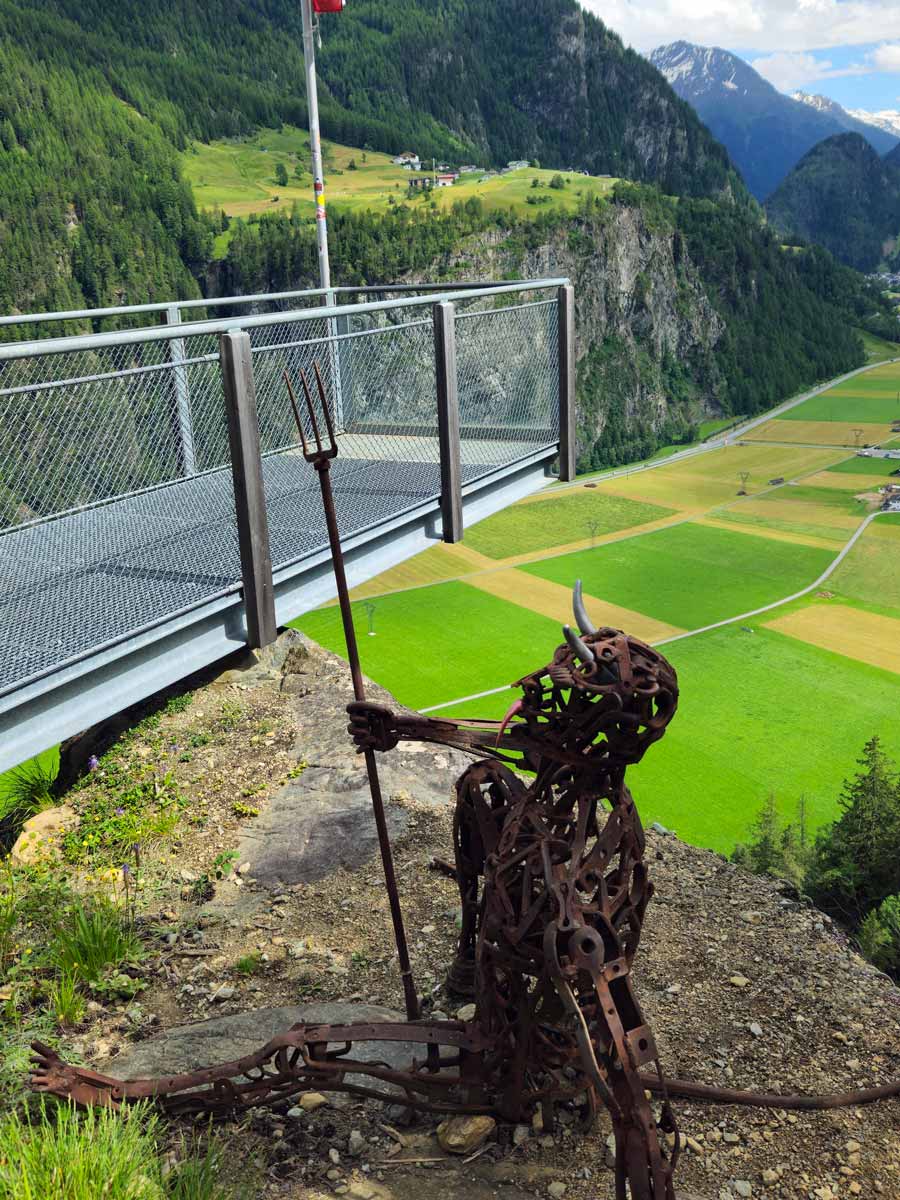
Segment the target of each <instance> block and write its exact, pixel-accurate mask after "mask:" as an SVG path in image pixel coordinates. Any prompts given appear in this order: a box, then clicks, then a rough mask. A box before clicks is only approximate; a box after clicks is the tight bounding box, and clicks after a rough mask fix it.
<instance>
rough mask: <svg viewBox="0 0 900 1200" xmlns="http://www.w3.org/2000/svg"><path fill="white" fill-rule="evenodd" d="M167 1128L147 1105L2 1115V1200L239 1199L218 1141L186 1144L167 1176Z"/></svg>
mask: <svg viewBox="0 0 900 1200" xmlns="http://www.w3.org/2000/svg"><path fill="white" fill-rule="evenodd" d="M163 1133H164V1130H163V1126H162V1124H161V1122H160V1121H159V1118H158V1117H156V1116H155V1115H154V1114H152V1113H150V1112H149V1111H148V1109H147V1108H146V1106H135V1107H133V1108H127V1109H123V1110H122V1111H120V1112H113V1111H111V1110H109V1109H89V1110H87V1111H86V1112H83V1113H82V1112H79V1111H78V1110H77V1109H75V1108H74V1107H72V1106H70V1105H64V1104H53V1103H49V1102H42V1103H41V1104H40V1106H39V1107H38V1108H37V1109H36V1110H35V1111H32V1112H31V1113H30V1114H28V1113H26V1114H20V1113H18V1112H13V1113H9V1114H7V1115H6V1116H4V1117H3V1118H0V1200H100V1198H101V1197H102V1200H240V1198H241V1197H245V1196H248V1195H249V1192H248V1188H247V1185H246V1181H245V1177H244V1176H243V1175H242V1174H241V1172H237V1175H236V1172H235V1170H234V1168H233V1167H232V1166H231V1165H230V1164H228V1163H226V1162H225V1158H224V1153H223V1150H222V1148H221V1145H220V1143H218V1142H216V1141H213V1142H211V1143H210V1144H209V1145H208V1146H206V1147H201V1146H200V1145H199V1144H197V1145H190V1146H188V1145H186V1144H183V1145H182V1150H181V1159H180V1161H179V1162H178V1163H177V1164H176V1166H175V1167H174V1168H173V1169H172V1170H171V1171H170V1172H169V1173H167V1174H164V1172H163V1165H162V1157H161V1153H162V1140H163Z"/></svg>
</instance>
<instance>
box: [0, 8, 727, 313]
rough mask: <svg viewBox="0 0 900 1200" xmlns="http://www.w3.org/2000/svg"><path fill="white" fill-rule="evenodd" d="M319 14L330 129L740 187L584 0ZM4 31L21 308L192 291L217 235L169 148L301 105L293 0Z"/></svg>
mask: <svg viewBox="0 0 900 1200" xmlns="http://www.w3.org/2000/svg"><path fill="white" fill-rule="evenodd" d="M323 28H324V42H323V48H322V53H321V63H320V65H321V78H322V116H323V128H324V132H325V134H326V136H328V137H330V138H332V139H334V140H337V141H342V142H345V143H348V144H350V145H358V146H365V145H371V146H372V147H374V148H376V149H379V150H386V151H400V150H405V149H414V150H416V151H417V152H418V153H420V154H423V155H425V154H435V155H441V156H447V157H450V158H451V159H454V160H456V161H460V160H461V159H463V158H466V159H474V160H475V161H476V162H481V163H484V164H485V165H487V164H492V163H498V162H501V163H505V162H506V161H507V160H509V159H511V158H539V159H540V160H541V161H542V162H543V163H544V165H545V166H554V167H557V166H558V167H564V166H577V167H584V168H586V169H590V170H592V171H594V172H596V173H608V174H611V175H616V176H626V177H628V178H634V179H640V180H646V181H650V182H655V183H658V184H659V185H660V186H661V187H662V188H663V189H664V190H666V191H668V192H672V193H679V194H685V195H708V196H712V195H729V196H736V197H739V198H741V197H744V196H745V192H744V189H743V185H742V184H741V183H740V180H739V179H738V177H737V175H736V173H735V172H734V169H733V168H732V166H731V164H730V162H729V160H728V156H727V154H726V152H725V151H724V150H723V149H722V147H720V146H719V145H718V144H717V143H716V142H715V141H714V139H713V138H712V136H711V135H710V134H709V132H708V131H707V130H706V129H705V128H704V127H703V126H702V125H701V123H700V121H699V120H698V118H697V116H696V114H695V113H694V112H693V111H692V110H691V109H690V107H689V106H688V105H686V104H684V103H683V102H682V101H680V100H678V99H677V97H676V96H675V95H674V93H673V92H672V90H671V89H670V88H669V87H668V85H667V84H666V82H665V81H664V80H663V79H662V77H661V76H660V75H659V73H658V72H657V71H655V70H654V69H653V67H651V66H650V65H649V64H648V63H647V62H645V61H644V60H643V59H642V58H641V57H640V56H638V55H637V54H634V53H633V52H632V51H630V50H626V49H624V47H623V46H622V43H621V41H620V40H619V39H618V37H616V36H615V35H614V34H612V33H610V32H609V31H608V30H607V29H606V28H605V26H604V25H603V24H602V23H601V22H600V21H599V20H597V19H596V18H595V17H593V16H590V15H589V14H587V13H585V12H583V11H582V9H581V8H580V7H579V6H578V4H577V3H576V0H546V2H545V3H541V4H540V5H535V4H533V3H532V0H495V2H494V3H491V4H483V3H480V2H479V0H354V3H353V4H352V5H351V6H349V7H348V9H347V10H346V11H345V12H344V13H343V14H341V16H340V18H330V19H327V20H326V21H325V22H324V23H323ZM0 45H2V47H4V49H3V52H2V56H0V84H2V90H0V97H2V100H0V125H2V134H0V136H2V140H3V147H4V149H3V153H2V156H0V302H2V304H3V306H4V307H15V308H18V309H25V308H29V307H38V308H41V307H60V306H65V305H67V304H76V305H80V304H82V303H101V304H102V303H115V302H119V301H128V302H138V301H143V300H146V299H148V298H151V297H154V296H156V297H159V296H168V295H171V294H173V293H181V292H183V291H184V290H190V288H191V283H190V272H191V271H192V270H194V269H196V267H197V265H198V262H199V260H200V259H201V258H202V257H203V254H204V252H205V241H204V239H205V237H206V234H205V232H204V230H203V229H202V228H200V227H198V226H197V219H196V214H195V213H194V211H193V207H192V202H191V199H190V196H189V194H188V192H187V190H186V188H185V186H184V185H183V184H182V183H181V182H180V180H179V176H178V170H177V167H176V165H175V159H174V155H173V153H172V149H173V148H176V149H183V148H184V147H185V146H186V145H187V143H188V141H189V140H190V139H192V138H198V139H208V138H212V137H219V136H235V135H240V134H242V133H246V132H249V131H250V130H252V129H254V128H255V127H257V126H259V125H264V126H277V125H279V123H280V122H282V121H292V122H294V123H296V124H301V125H302V124H303V123H304V122H305V119H306V105H305V84H304V78H303V60H302V47H301V19H300V6H299V5H298V4H297V3H295V2H294V0H0ZM23 180H24V181H25V186H24V187H23V186H22V182H23ZM98 212H102V213H103V214H104V219H103V220H97V219H95V218H96V215H97V213H98ZM123 238H124V239H125V241H126V242H127V241H129V240H130V241H131V249H130V250H126V249H125V247H124V246H123V244H122V239H123ZM179 259H180V260H181V263H179ZM4 264H9V265H8V266H5V265H4ZM185 267H187V270H185V269H184V268H185Z"/></svg>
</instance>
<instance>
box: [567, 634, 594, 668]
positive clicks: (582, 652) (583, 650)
mask: <svg viewBox="0 0 900 1200" xmlns="http://www.w3.org/2000/svg"><path fill="white" fill-rule="evenodd" d="M563 633H564V634H565V635H566V641H567V642H568V643H569V645H570V646H571V647H572V649H573V650H574V651H575V653H576V654H577V655H578V657H579V658H580V659H581V661H582V662H583V663H586V664H587V665H588V666H590V664H591V663H592V662H594V661H595V655H594V652H593V650H591V648H590V647H589V646H586V645H585V644H584V642H583V641H582V640H581V638H580V637H579V636H578V634H577V633H576V632H575V630H574V629H572V628H570V626H568V625H563Z"/></svg>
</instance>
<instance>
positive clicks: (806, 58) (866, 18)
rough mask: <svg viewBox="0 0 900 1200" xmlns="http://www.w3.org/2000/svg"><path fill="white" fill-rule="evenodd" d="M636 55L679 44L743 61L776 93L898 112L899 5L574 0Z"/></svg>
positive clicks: (883, 1) (888, 1)
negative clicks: (717, 49)
mask: <svg viewBox="0 0 900 1200" xmlns="http://www.w3.org/2000/svg"><path fill="white" fill-rule="evenodd" d="M581 2H582V4H583V5H584V7H585V8H588V9H590V10H591V11H593V12H595V13H596V14H597V16H599V17H600V18H601V19H602V20H603V21H604V22H605V23H606V24H607V25H608V26H609V27H610V28H611V29H614V30H615V31H616V33H618V34H620V36H621V37H622V38H623V39H624V41H625V42H626V43H627V44H628V45H631V46H634V48H635V49H636V50H642V51H647V50H652V49H653V48H654V47H655V46H661V45H664V44H665V43H667V42H675V41H679V40H684V41H687V42H696V43H697V44H698V45H701V46H722V47H724V48H725V49H727V50H732V51H734V52H735V53H736V54H740V55H741V57H742V58H745V59H747V61H748V62H750V63H752V64H753V66H754V67H755V68H756V69H757V70H758V71H759V72H760V73H761V74H763V75H765V77H766V78H767V79H769V80H770V81H771V82H772V83H774V84H775V86H776V87H777V88H780V89H781V90H782V91H786V92H789V91H793V90H794V89H795V88H802V89H803V90H804V91H807V92H821V93H823V94H824V95H826V96H831V97H832V98H833V99H835V100H837V101H838V102H839V103H840V104H843V105H844V107H845V108H868V109H883V108H890V109H900V0H581Z"/></svg>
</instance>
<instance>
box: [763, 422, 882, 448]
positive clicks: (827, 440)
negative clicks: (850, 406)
mask: <svg viewBox="0 0 900 1200" xmlns="http://www.w3.org/2000/svg"><path fill="white" fill-rule="evenodd" d="M856 429H861V430H862V433H861V434H860V436H859V442H857V440H856V434H855V433H854V430H856ZM890 429H891V427H890V425H888V424H883V425H875V424H872V423H869V422H865V421H860V422H859V423H858V424H857V423H856V422H853V421H847V422H845V421H800V420H797V421H788V420H782V419H780V418H776V419H775V420H773V421H769V422H768V423H767V424H765V425H760V426H759V428H758V429H753V430H751V431H750V432H749V433H746V434H744V437H743V440H744V441H748V442H782V443H784V442H797V443H799V444H801V445H804V446H849V447H851V448H853V447H856V446H857V445H860V446H864V445H866V443H874V442H880V441H881V440H882V439H883V438H886V437H887V436H888V434H889V433H890Z"/></svg>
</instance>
